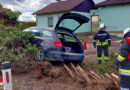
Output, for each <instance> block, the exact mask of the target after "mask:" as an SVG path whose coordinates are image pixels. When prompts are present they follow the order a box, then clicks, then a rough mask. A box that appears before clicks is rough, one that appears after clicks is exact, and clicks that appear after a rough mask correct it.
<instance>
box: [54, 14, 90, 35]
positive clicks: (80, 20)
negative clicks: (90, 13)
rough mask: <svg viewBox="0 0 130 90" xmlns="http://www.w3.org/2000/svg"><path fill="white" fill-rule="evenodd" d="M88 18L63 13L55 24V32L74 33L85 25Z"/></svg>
mask: <svg viewBox="0 0 130 90" xmlns="http://www.w3.org/2000/svg"><path fill="white" fill-rule="evenodd" d="M88 21H89V18H88V17H86V16H84V15H81V14H78V13H65V14H63V15H62V16H61V18H60V19H59V21H58V23H57V24H56V27H55V30H56V31H59V30H62V31H68V32H70V33H73V32H75V31H76V30H77V29H78V28H79V27H81V26H82V25H83V24H84V23H87V22H88Z"/></svg>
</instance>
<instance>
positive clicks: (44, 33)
mask: <svg viewBox="0 0 130 90" xmlns="http://www.w3.org/2000/svg"><path fill="white" fill-rule="evenodd" d="M41 36H42V37H46V38H52V32H50V31H47V30H45V31H42V35H41Z"/></svg>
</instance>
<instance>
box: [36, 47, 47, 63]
mask: <svg viewBox="0 0 130 90" xmlns="http://www.w3.org/2000/svg"><path fill="white" fill-rule="evenodd" d="M35 59H36V61H38V62H42V61H44V60H45V54H44V50H43V48H42V47H41V46H38V53H37V55H36V56H35Z"/></svg>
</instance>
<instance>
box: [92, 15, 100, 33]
mask: <svg viewBox="0 0 130 90" xmlns="http://www.w3.org/2000/svg"><path fill="white" fill-rule="evenodd" d="M98 22H99V16H98V15H93V16H92V17H91V30H92V32H97V30H98Z"/></svg>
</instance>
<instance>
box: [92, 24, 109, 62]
mask: <svg viewBox="0 0 130 90" xmlns="http://www.w3.org/2000/svg"><path fill="white" fill-rule="evenodd" d="M105 30H106V26H105V24H100V30H99V31H98V32H96V34H95V35H94V37H93V45H94V48H96V46H97V60H98V64H101V63H102V59H103V58H102V51H104V61H108V60H109V57H108V47H110V46H111V39H110V35H109V33H108V32H107V31H105Z"/></svg>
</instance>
